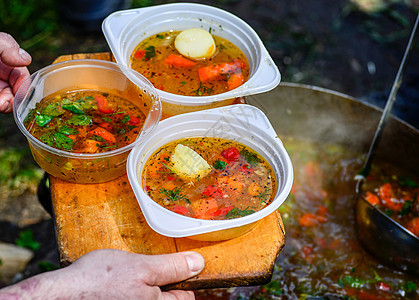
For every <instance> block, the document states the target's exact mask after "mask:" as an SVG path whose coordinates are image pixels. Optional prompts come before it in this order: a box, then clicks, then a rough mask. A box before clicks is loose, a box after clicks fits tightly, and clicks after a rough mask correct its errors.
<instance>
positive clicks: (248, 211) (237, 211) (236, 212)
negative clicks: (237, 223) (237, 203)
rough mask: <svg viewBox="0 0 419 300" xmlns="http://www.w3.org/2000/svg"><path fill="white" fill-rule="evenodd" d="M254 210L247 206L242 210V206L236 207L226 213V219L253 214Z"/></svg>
mask: <svg viewBox="0 0 419 300" xmlns="http://www.w3.org/2000/svg"><path fill="white" fill-rule="evenodd" d="M254 212H255V211H254V210H252V209H247V208H245V209H243V210H241V209H240V208H238V207H235V208H233V209H232V210H230V211H229V212H228V213H227V214H226V219H236V218H240V217H244V216H248V215H251V214H253V213H254Z"/></svg>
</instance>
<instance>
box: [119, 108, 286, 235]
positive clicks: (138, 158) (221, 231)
mask: <svg viewBox="0 0 419 300" xmlns="http://www.w3.org/2000/svg"><path fill="white" fill-rule="evenodd" d="M204 136H208V137H219V138H225V139H229V140H235V141H237V142H240V143H242V144H244V145H246V146H249V147H250V148H252V149H253V150H255V151H257V152H258V153H259V154H261V155H262V156H263V157H264V158H265V159H266V160H267V161H268V162H269V163H270V165H271V167H272V168H273V170H274V173H275V176H276V179H277V190H276V193H275V198H274V200H273V202H272V203H271V204H270V205H268V206H266V207H265V208H264V209H262V210H260V211H258V212H255V213H253V214H251V215H248V216H245V217H241V218H237V219H230V220H200V219H195V218H191V217H186V216H183V215H180V214H177V213H174V212H172V211H170V210H168V209H166V208H164V207H162V206H160V205H159V204H157V203H156V202H154V201H153V200H152V199H151V198H150V197H149V196H148V195H147V193H146V192H145V191H144V190H143V188H142V182H141V176H142V172H143V170H144V166H145V163H146V162H147V160H148V158H149V157H150V156H151V155H152V154H153V153H154V152H155V151H156V150H157V149H158V148H160V147H161V146H163V145H165V144H167V143H169V142H171V141H174V140H178V139H181V138H185V137H204ZM127 174H128V179H129V181H130V184H131V186H132V188H133V191H134V194H135V196H136V198H137V201H138V203H139V205H140V207H141V210H142V212H143V215H144V217H145V219H146V221H147V223H148V225H149V226H150V227H151V228H152V229H153V230H155V231H156V232H158V233H159V234H162V235H164V236H168V237H175V238H179V237H188V238H191V239H195V240H203V241H220V240H227V239H231V238H235V237H237V236H240V235H242V234H244V233H246V232H247V231H249V230H250V229H251V228H252V227H253V226H255V225H256V223H257V222H258V221H259V220H261V219H262V218H264V217H266V216H268V215H269V214H271V213H273V212H274V211H275V210H276V209H278V207H279V206H280V205H281V204H282V203H283V202H284V201H285V199H286V198H287V197H288V195H289V193H290V191H291V186H292V183H293V168H292V164H291V160H290V158H289V155H288V153H287V152H286V150H285V148H284V146H283V144H282V142H281V140H280V139H279V137H278V136H277V134H276V132H275V130H274V129H273V127H272V125H271V124H270V122H269V120H268V119H267V117H266V116H265V114H264V113H263V112H262V111H260V110H259V109H258V108H256V107H254V106H250V105H246V104H236V105H230V106H226V107H220V108H213V109H209V110H204V111H199V112H191V113H187V114H182V115H178V116H173V117H171V118H168V119H166V120H163V121H161V122H160V124H159V125H158V126H157V128H156V130H155V131H154V132H153V134H152V135H149V136H148V137H147V138H146V139H144V140H143V141H142V143H140V144H138V145H137V146H135V147H134V149H133V150H132V151H131V153H130V154H129V156H128V161H127Z"/></svg>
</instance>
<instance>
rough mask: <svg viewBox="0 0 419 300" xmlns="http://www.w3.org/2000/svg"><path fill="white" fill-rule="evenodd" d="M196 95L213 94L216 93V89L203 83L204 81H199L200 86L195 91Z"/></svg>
mask: <svg viewBox="0 0 419 300" xmlns="http://www.w3.org/2000/svg"><path fill="white" fill-rule="evenodd" d="M193 93H194V94H195V96H203V95H211V94H212V93H214V89H212V88H209V87H207V86H205V85H203V84H202V82H200V83H199V88H198V89H197V90H195V91H193Z"/></svg>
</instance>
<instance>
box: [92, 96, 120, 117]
mask: <svg viewBox="0 0 419 300" xmlns="http://www.w3.org/2000/svg"><path fill="white" fill-rule="evenodd" d="M95 100H96V102H97V108H98V109H99V111H100V112H102V113H104V114H111V113H113V112H115V111H114V110H113V109H112V108H110V107H108V100H107V99H106V98H105V96H103V95H101V94H97V95H96V96H95Z"/></svg>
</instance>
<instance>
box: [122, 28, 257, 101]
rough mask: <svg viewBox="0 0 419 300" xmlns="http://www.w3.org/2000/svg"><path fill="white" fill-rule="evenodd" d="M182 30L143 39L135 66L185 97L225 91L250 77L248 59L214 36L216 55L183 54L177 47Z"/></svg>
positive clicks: (133, 61) (165, 88) (157, 84)
mask: <svg viewBox="0 0 419 300" xmlns="http://www.w3.org/2000/svg"><path fill="white" fill-rule="evenodd" d="M180 32H181V31H168V32H163V33H159V34H156V35H153V36H151V37H149V38H147V39H145V40H144V41H142V42H141V43H140V44H139V45H138V46H137V47H136V48H135V50H134V51H133V53H132V55H131V59H130V65H131V68H133V69H134V70H136V71H137V72H139V73H141V74H143V75H144V76H145V77H146V78H147V79H148V80H150V81H151V83H152V84H153V85H154V86H155V87H156V88H158V89H160V90H163V91H166V92H169V93H173V94H177V95H184V96H208V95H216V94H221V93H225V92H227V91H229V90H232V89H235V88H236V87H238V86H240V85H242V84H243V83H244V82H246V81H247V80H248V79H249V73H250V71H249V63H248V60H247V58H246V56H245V55H244V53H243V52H242V51H241V50H240V49H239V48H238V47H237V46H235V45H234V44H233V43H231V42H229V41H228V40H226V39H224V38H221V37H218V36H215V35H212V36H213V38H214V41H215V44H216V48H217V51H216V53H215V55H214V56H213V57H211V58H209V59H199V60H192V59H190V58H186V57H183V56H182V55H181V54H179V52H178V51H177V50H176V48H175V46H174V40H175V38H176V36H177V35H178V34H179V33H180Z"/></svg>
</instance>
